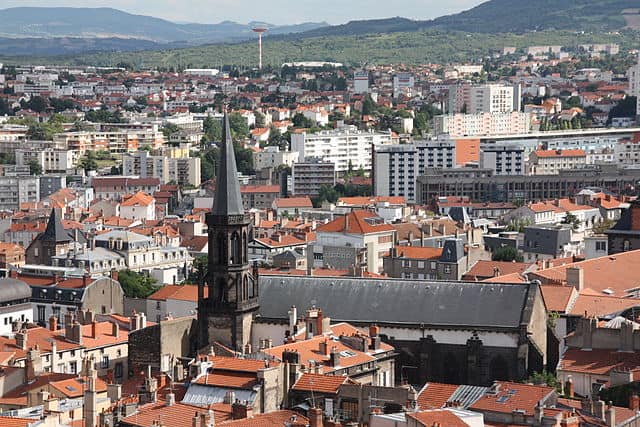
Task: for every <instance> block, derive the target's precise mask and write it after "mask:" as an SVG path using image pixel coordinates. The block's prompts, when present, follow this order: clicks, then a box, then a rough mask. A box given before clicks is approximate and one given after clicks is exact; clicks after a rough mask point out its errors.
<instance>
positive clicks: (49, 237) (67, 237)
mask: <svg viewBox="0 0 640 427" xmlns="http://www.w3.org/2000/svg"><path fill="white" fill-rule="evenodd" d="M39 239H40V240H44V241H47V242H72V241H73V240H74V239H73V237H71V234H70V233H69V232H68V231H67V230H65V229H64V226H63V225H62V212H61V211H60V209H55V208H54V209H52V210H51V215H49V222H47V228H46V229H45V230H44V233H42V235H41V236H40V237H39Z"/></svg>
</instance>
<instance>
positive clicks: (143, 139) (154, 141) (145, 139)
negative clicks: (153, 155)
mask: <svg viewBox="0 0 640 427" xmlns="http://www.w3.org/2000/svg"><path fill="white" fill-rule="evenodd" d="M53 141H54V143H55V144H60V145H63V146H65V148H66V149H69V150H74V151H77V152H78V154H80V155H84V153H85V152H86V151H101V150H104V151H109V152H110V153H127V152H133V151H137V150H139V149H140V148H142V147H149V148H153V149H155V148H160V147H162V145H163V144H164V142H165V140H164V135H163V134H162V132H160V131H158V130H157V129H156V130H154V129H135V130H122V131H102V132H86V131H82V132H64V133H59V134H56V135H54V136H53Z"/></svg>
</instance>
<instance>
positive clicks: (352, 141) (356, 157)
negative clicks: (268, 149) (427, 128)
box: [291, 126, 392, 173]
mask: <svg viewBox="0 0 640 427" xmlns="http://www.w3.org/2000/svg"><path fill="white" fill-rule="evenodd" d="M391 142H392V138H391V133H388V132H373V131H369V132H365V131H360V130H358V129H357V128H356V127H355V126H345V127H343V128H340V129H336V130H331V131H327V130H325V131H320V132H318V133H313V134H307V133H306V132H303V133H294V134H292V135H291V151H296V152H298V153H299V161H300V162H302V161H308V160H309V159H310V158H318V159H321V160H322V161H324V162H331V163H334V164H335V167H336V172H339V173H341V172H347V171H349V170H358V169H363V170H365V171H370V170H371V158H372V154H373V149H374V147H376V146H379V145H383V144H391Z"/></svg>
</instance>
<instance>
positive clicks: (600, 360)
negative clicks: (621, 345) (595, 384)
mask: <svg viewBox="0 0 640 427" xmlns="http://www.w3.org/2000/svg"><path fill="white" fill-rule="evenodd" d="M639 368H640V354H639V353H637V352H631V353H629V352H622V351H615V350H614V351H611V350H597V349H594V350H589V351H585V350H580V349H576V348H570V349H568V350H567V351H566V352H565V353H564V355H563V356H562V357H561V358H560V362H559V363H558V369H562V370H563V371H569V372H580V373H588V374H591V375H608V374H609V372H611V370H613V369H618V370H636V369H639Z"/></svg>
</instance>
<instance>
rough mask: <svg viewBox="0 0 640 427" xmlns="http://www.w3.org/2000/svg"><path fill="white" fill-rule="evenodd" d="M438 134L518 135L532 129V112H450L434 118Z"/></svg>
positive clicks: (454, 135)
mask: <svg viewBox="0 0 640 427" xmlns="http://www.w3.org/2000/svg"><path fill="white" fill-rule="evenodd" d="M433 123H434V131H435V133H436V134H442V133H448V134H449V135H451V136H452V137H457V136H483V135H516V134H526V133H529V132H530V131H531V114H528V113H521V112H518V111H514V112H509V113H478V114H450V115H440V116H436V117H434V118H433Z"/></svg>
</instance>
